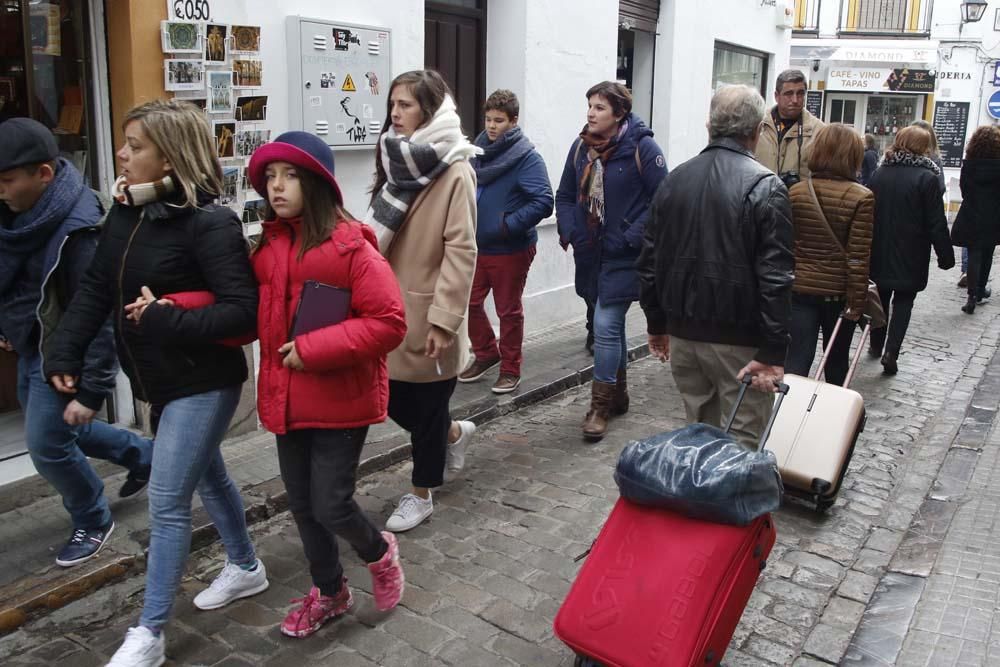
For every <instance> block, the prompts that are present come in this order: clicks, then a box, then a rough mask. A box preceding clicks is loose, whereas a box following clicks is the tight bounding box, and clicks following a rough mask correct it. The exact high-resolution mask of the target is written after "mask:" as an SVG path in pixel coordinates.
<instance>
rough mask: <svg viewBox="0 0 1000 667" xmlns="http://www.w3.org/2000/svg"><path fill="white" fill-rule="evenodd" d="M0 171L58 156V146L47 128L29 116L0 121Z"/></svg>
mask: <svg viewBox="0 0 1000 667" xmlns="http://www.w3.org/2000/svg"><path fill="white" fill-rule="evenodd" d="M0 146H3V151H0V171H9V170H11V169H14V168H16V167H24V166H26V165H32V164H41V163H42V162H51V161H52V160H55V159H56V158H57V157H59V146H57V145H56V138H55V137H54V136H53V135H52V132H51V131H50V130H49V128H47V127H45V126H44V125H42V124H41V123H39V122H38V121H37V120H32V119H30V118H11V119H10V120H6V121H4V122H2V123H0Z"/></svg>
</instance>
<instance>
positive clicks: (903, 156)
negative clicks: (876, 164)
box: [882, 151, 941, 176]
mask: <svg viewBox="0 0 1000 667" xmlns="http://www.w3.org/2000/svg"><path fill="white" fill-rule="evenodd" d="M882 164H883V165H885V166H890V165H901V166H903V167H923V168H924V169H928V170H930V171H931V172H933V173H934V175H935V176H937V175H938V174H940V173H941V170H940V169H939V168H938V166H937V165H936V164H934V161H933V160H931V159H930V158H929V157H926V156H924V155H914V154H913V153H908V152H906V151H888V152H887V153H886V154H885V160H884V161H883V162H882Z"/></svg>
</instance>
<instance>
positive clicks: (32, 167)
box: [14, 160, 59, 176]
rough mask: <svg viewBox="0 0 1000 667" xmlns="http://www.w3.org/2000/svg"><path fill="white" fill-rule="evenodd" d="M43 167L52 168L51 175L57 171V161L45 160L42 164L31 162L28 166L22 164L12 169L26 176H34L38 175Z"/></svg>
mask: <svg viewBox="0 0 1000 667" xmlns="http://www.w3.org/2000/svg"><path fill="white" fill-rule="evenodd" d="M44 165H49V166H50V167H51V168H52V173H53V174H54V173H56V172H57V171H59V160H47V161H43V162H31V163H30V164H22V165H20V166H17V167H14V168H15V169H20V170H21V171H23V172H24V173H25V174H27V175H28V176H34V175H35V174H37V173H38V170H39V169H41V168H42V167H43V166H44Z"/></svg>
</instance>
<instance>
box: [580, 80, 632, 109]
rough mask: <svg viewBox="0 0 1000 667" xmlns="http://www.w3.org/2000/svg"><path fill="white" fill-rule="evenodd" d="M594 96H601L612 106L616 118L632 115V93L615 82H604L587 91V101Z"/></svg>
mask: <svg viewBox="0 0 1000 667" xmlns="http://www.w3.org/2000/svg"><path fill="white" fill-rule="evenodd" d="M594 95H600V96H601V97H603V98H604V99H606V100H607V101H608V104H610V105H611V113H613V114H614V115H615V116H622V117H624V116H627V115H629V114H630V113H632V93H630V92H629V91H628V88H626V87H625V86H623V85H622V84H620V83H617V82H615V81H602V82H601V83H599V84H597V85H595V86H591V87H590V90H588V91H587V100H588V101H589V100H590V98H591V97H593V96H594Z"/></svg>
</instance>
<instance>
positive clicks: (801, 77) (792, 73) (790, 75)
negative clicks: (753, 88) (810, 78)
mask: <svg viewBox="0 0 1000 667" xmlns="http://www.w3.org/2000/svg"><path fill="white" fill-rule="evenodd" d="M805 82H806V75H805V74H803V73H802V70H800V69H786V70H785V71H784V72H782V73H781V74H779V75H778V78H777V80H776V81H775V82H774V92H776V93H780V92H781V88H782V87H783V86H784V85H785V84H786V83H805Z"/></svg>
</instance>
